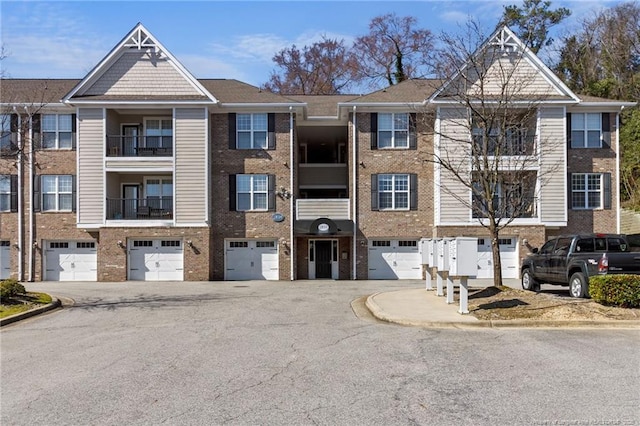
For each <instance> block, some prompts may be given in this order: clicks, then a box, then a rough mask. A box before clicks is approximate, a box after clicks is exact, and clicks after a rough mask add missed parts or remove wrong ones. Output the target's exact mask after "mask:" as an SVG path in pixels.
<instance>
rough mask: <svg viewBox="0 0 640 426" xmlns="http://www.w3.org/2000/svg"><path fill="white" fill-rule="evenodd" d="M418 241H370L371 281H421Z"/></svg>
mask: <svg viewBox="0 0 640 426" xmlns="http://www.w3.org/2000/svg"><path fill="white" fill-rule="evenodd" d="M421 263H422V258H421V256H420V252H419V250H418V240H370V241H369V279H371V280H395V279H400V280H403V279H421V278H422V264H421Z"/></svg>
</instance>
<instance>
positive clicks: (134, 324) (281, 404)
mask: <svg viewBox="0 0 640 426" xmlns="http://www.w3.org/2000/svg"><path fill="white" fill-rule="evenodd" d="M423 285H424V284H423V283H422V282H420V281H414V282H411V281H295V282H257V281H251V282H198V283H186V282H180V283H178V282H163V283H142V282H127V283H52V282H45V283H32V284H29V285H27V288H28V289H29V290H31V291H36V290H37V291H46V292H48V293H50V294H53V295H56V296H59V297H63V298H71V299H73V300H74V301H75V304H74V305H73V306H71V307H65V308H64V309H62V310H58V311H55V312H52V313H49V314H45V315H41V316H39V317H36V318H32V319H28V320H25V321H22V322H19V323H16V324H12V325H9V326H6V327H3V328H2V329H1V330H0V337H1V344H2V364H1V373H2V375H1V382H2V383H1V391H2V393H1V399H2V400H1V417H0V423H1V424H2V425H3V426H6V425H27V424H29V425H39V424H47V425H61V424H64V425H88V424H91V425H112V424H113V425H122V424H127V425H136V424H145V425H148V424H169V425H212V424H216V425H218V424H231V425H258V424H259V425H285V424H286V425H292V424H296V425H299V424H321V425H359V424H362V425H364V424H366V425H395V424H398V425H409V424H421V425H460V424H469V425H525V424H526V425H530V424H637V423H634V422H637V419H639V418H640V408H638V407H640V368H639V364H638V353H640V333H639V332H638V331H637V330H598V329H593V330H584V329H580V330H558V329H549V330H544V329H543V330H539V329H533V330H532V329H525V330H522V329H464V330H456V329H444V330H443V329H439V330H433V329H422V328H412V327H403V326H398V325H393V324H387V323H381V322H377V321H375V320H374V319H372V318H371V317H369V316H367V315H366V312H363V311H361V305H360V304H358V303H354V304H353V306H354V307H353V308H352V303H351V302H352V301H354V300H356V299H358V298H360V297H362V296H366V295H370V294H373V293H376V292H379V291H389V290H394V289H402V288H421V287H422V286H423ZM354 309H355V312H359V313H360V314H361V317H358V316H357V315H356V313H355V312H354ZM553 422H556V423H553ZM560 422H565V423H560ZM570 422H573V423H570ZM578 422H586V423H578ZM589 422H591V423H589ZM597 422H599V423H597ZM606 422H609V423H606ZM612 422H618V423H612Z"/></svg>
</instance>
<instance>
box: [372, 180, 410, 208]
mask: <svg viewBox="0 0 640 426" xmlns="http://www.w3.org/2000/svg"><path fill="white" fill-rule="evenodd" d="M378 206H379V208H380V210H408V209H409V175H378Z"/></svg>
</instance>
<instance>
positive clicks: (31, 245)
mask: <svg viewBox="0 0 640 426" xmlns="http://www.w3.org/2000/svg"><path fill="white" fill-rule="evenodd" d="M26 109H27V107H26V106H25V110H26ZM34 151H35V150H34V147H33V116H31V115H29V157H28V167H29V200H30V201H29V240H28V241H29V244H28V246H29V247H28V248H29V275H28V281H29V282H33V269H34V268H33V266H34V265H33V259H34V250H35V246H36V242H35V241H34V235H33V234H34V233H33V219H34V217H33V215H34V213H33V180H34V176H33V156H34ZM43 278H44V277H43Z"/></svg>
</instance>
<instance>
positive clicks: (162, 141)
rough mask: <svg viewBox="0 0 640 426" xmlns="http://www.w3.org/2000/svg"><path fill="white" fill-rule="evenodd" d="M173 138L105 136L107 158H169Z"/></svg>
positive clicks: (171, 153) (171, 154)
mask: <svg viewBox="0 0 640 426" xmlns="http://www.w3.org/2000/svg"><path fill="white" fill-rule="evenodd" d="M171 156H173V136H124V135H117V136H113V135H112V136H107V157H171Z"/></svg>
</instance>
